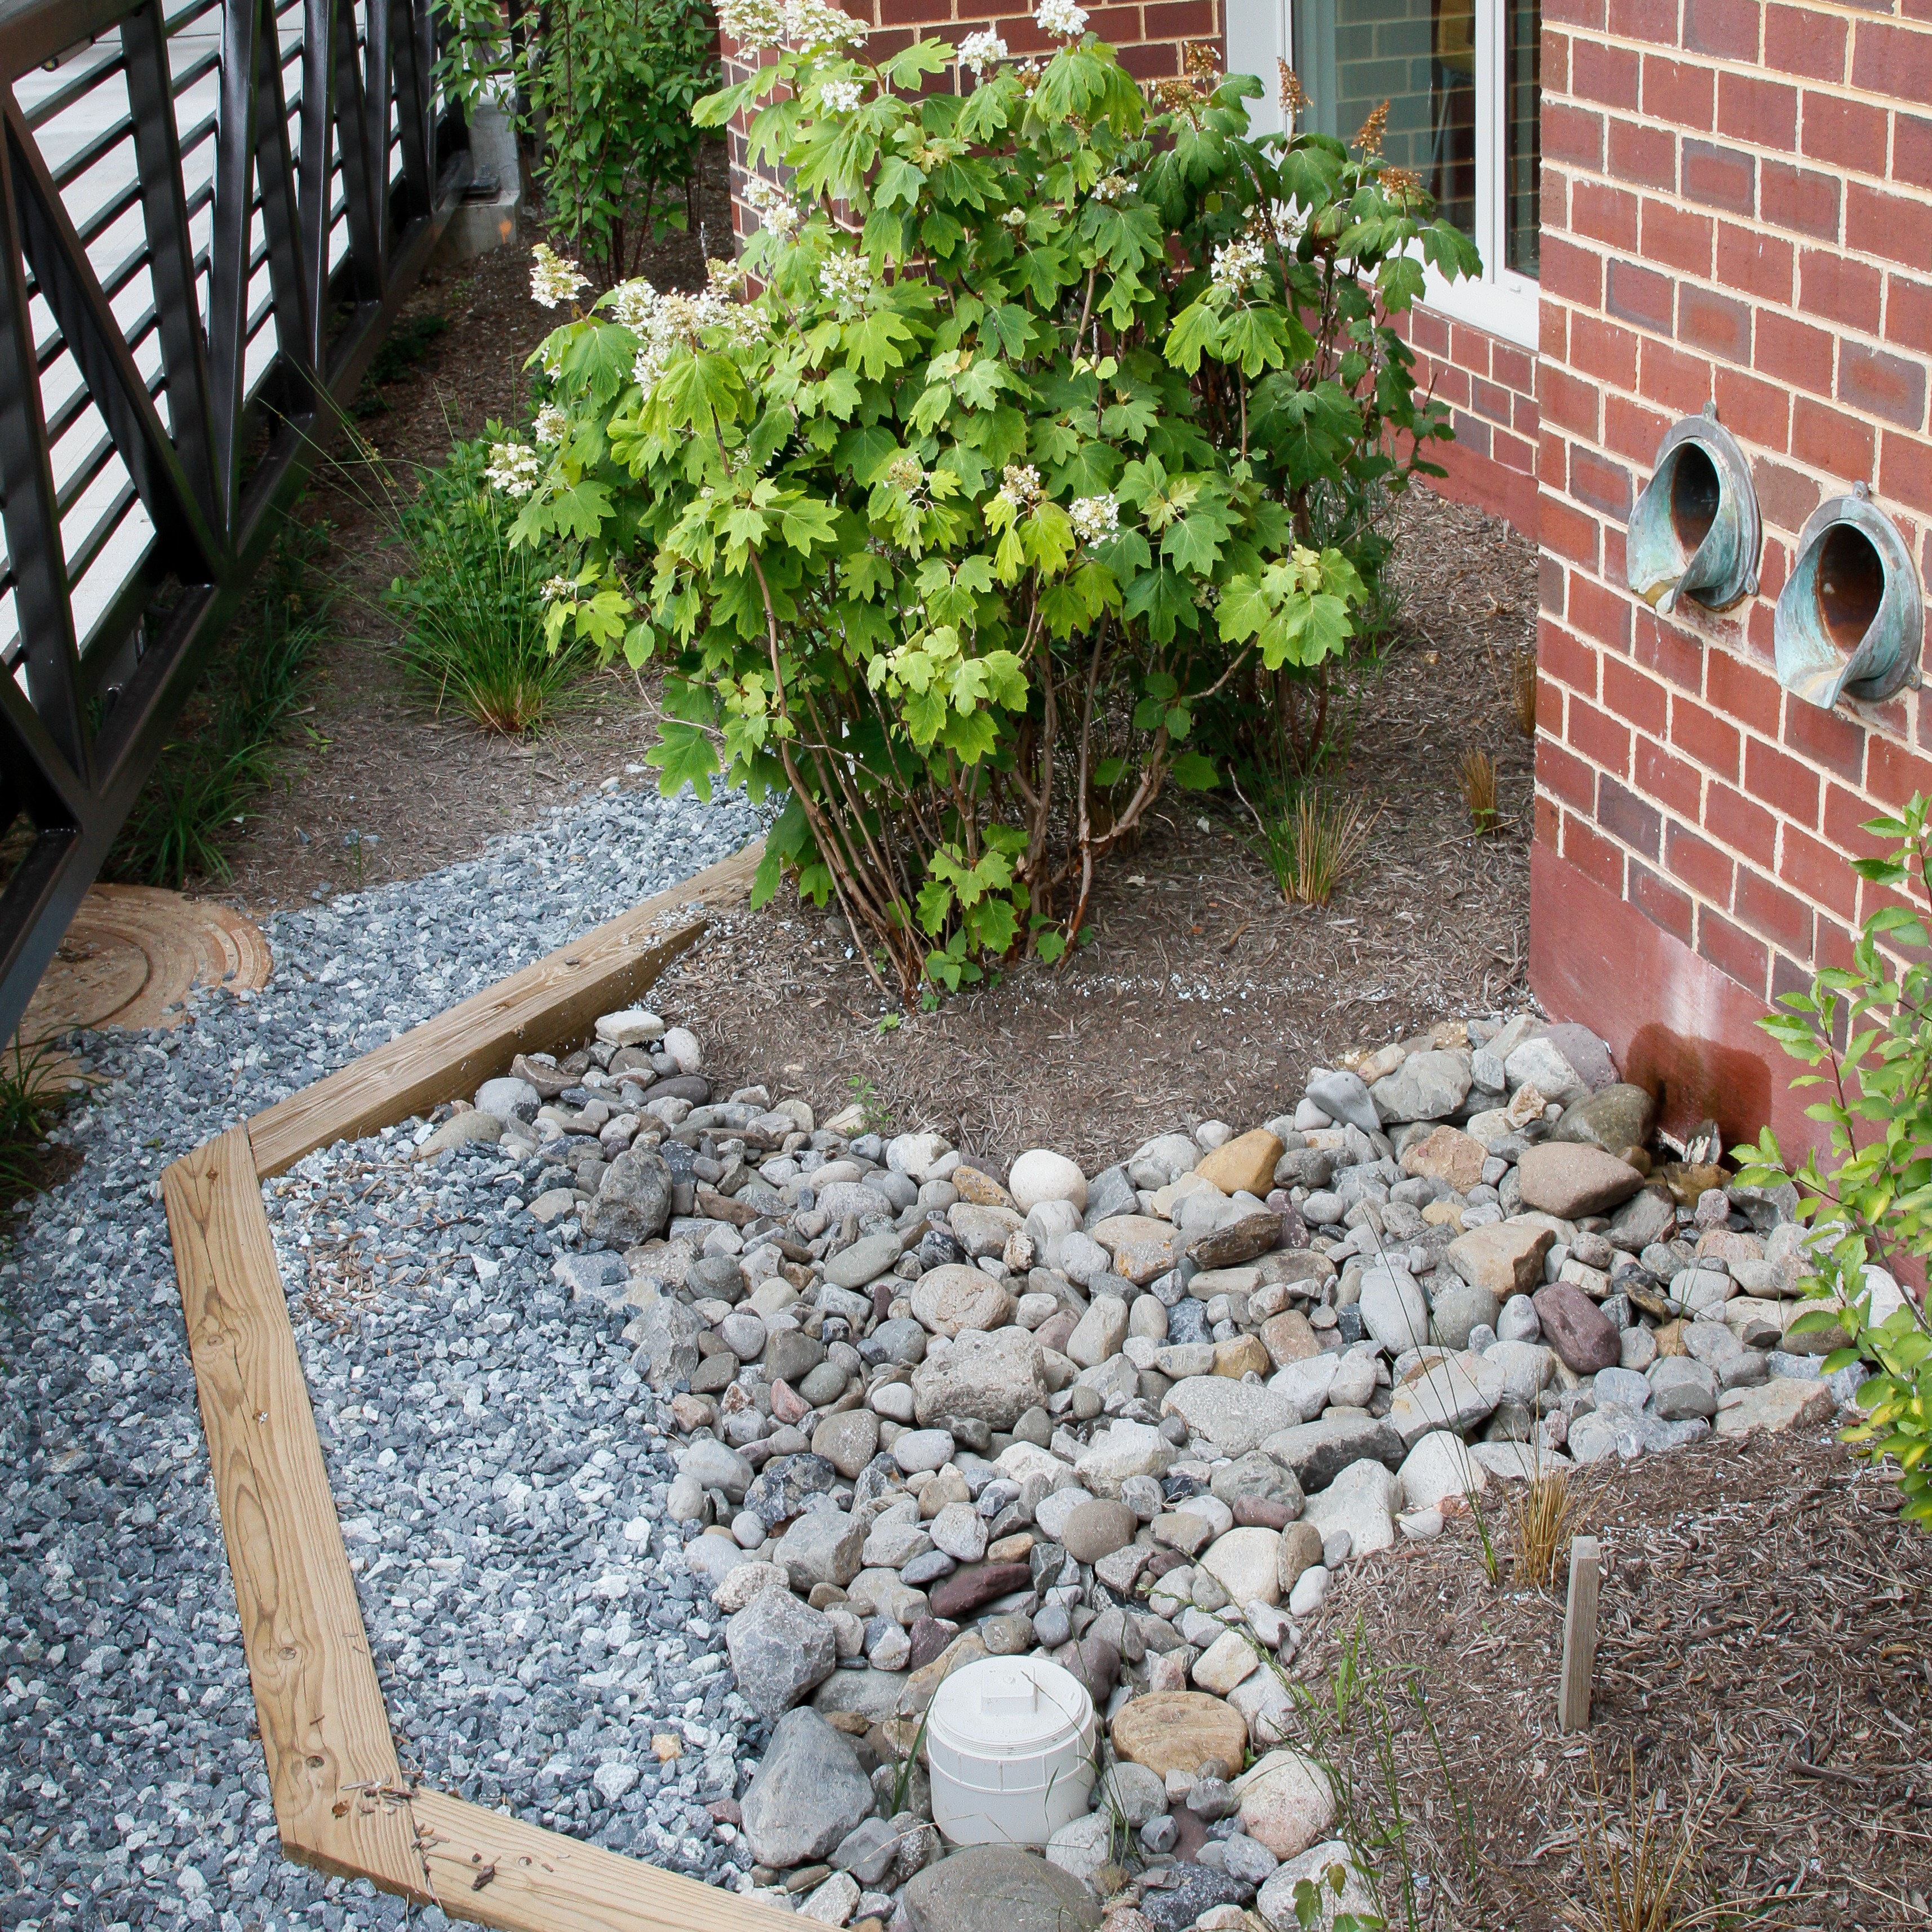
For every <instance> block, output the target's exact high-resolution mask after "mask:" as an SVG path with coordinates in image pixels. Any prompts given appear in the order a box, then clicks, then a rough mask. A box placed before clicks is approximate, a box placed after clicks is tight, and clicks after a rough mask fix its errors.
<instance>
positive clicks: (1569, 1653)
mask: <svg viewBox="0 0 1932 1932" xmlns="http://www.w3.org/2000/svg"><path fill="white" fill-rule="evenodd" d="M1597 1565H1598V1550H1597V1539H1596V1538H1595V1537H1594V1536H1577V1537H1573V1538H1571V1541H1570V1601H1569V1603H1568V1606H1567V1607H1565V1610H1564V1613H1563V1682H1562V1688H1560V1689H1559V1691H1558V1693H1557V1709H1556V1716H1557V1726H1558V1728H1559V1730H1565V1731H1587V1730H1589V1728H1590V1679H1591V1677H1592V1674H1593V1673H1595V1670H1596V1667H1597Z"/></svg>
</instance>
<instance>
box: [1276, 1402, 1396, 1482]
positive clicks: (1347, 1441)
mask: <svg viewBox="0 0 1932 1932" xmlns="http://www.w3.org/2000/svg"><path fill="white" fill-rule="evenodd" d="M1262 1453H1263V1454H1266V1455H1269V1456H1272V1457H1274V1460H1276V1461H1277V1463H1280V1464H1281V1465H1282V1466H1283V1468H1284V1469H1289V1470H1291V1471H1292V1472H1294V1475H1295V1480H1296V1481H1298V1483H1300V1484H1301V1487H1302V1490H1303V1492H1304V1494H1305V1495H1307V1496H1313V1494H1314V1493H1316V1491H1317V1490H1325V1489H1327V1488H1328V1486H1329V1484H1331V1483H1332V1482H1334V1480H1335V1478H1337V1476H1339V1475H1340V1474H1341V1473H1342V1472H1343V1470H1344V1469H1347V1468H1348V1467H1349V1466H1350V1465H1351V1464H1352V1463H1359V1462H1361V1461H1364V1460H1374V1461H1376V1462H1378V1463H1382V1464H1384V1465H1385V1466H1386V1467H1387V1468H1388V1469H1400V1467H1401V1466H1402V1459H1403V1457H1404V1456H1405V1455H1406V1454H1407V1453H1408V1452H1407V1451H1406V1450H1405V1449H1404V1448H1403V1442H1402V1438H1401V1437H1400V1436H1398V1435H1397V1433H1395V1431H1394V1430H1393V1429H1392V1428H1391V1427H1390V1426H1389V1424H1388V1421H1386V1420H1385V1419H1380V1420H1379V1419H1378V1418H1375V1417H1373V1416H1368V1415H1322V1416H1318V1417H1317V1418H1316V1420H1315V1421H1313V1422H1304V1423H1301V1424H1297V1425H1296V1427H1294V1428H1292V1429H1284V1430H1280V1431H1279V1432H1278V1433H1276V1434H1275V1435H1273V1436H1268V1437H1267V1438H1266V1439H1265V1440H1264V1441H1263V1442H1262Z"/></svg>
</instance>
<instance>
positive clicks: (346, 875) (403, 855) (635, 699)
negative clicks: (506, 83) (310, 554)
mask: <svg viewBox="0 0 1932 1932" xmlns="http://www.w3.org/2000/svg"><path fill="white" fill-rule="evenodd" d="M698 208H699V225H697V226H693V227H692V228H691V229H689V230H688V231H686V232H685V233H677V234H673V235H670V236H667V238H666V239H664V241H663V242H661V243H660V244H659V245H658V246H657V247H656V248H655V249H653V250H652V251H649V252H647V254H646V257H645V258H644V260H643V263H642V265H641V267H640V273H642V274H643V275H646V276H648V277H649V278H651V279H652V281H655V282H657V283H658V284H659V286H660V287H679V288H696V287H702V286H703V280H704V255H703V245H705V244H708V245H709V248H710V250H711V252H712V253H713V254H718V253H719V252H723V251H726V250H727V245H728V242H729V239H730V232H731V229H730V220H731V216H730V201H729V198H728V195H727V188H726V177H725V169H724V152H723V148H722V146H721V145H718V144H713V148H712V151H709V153H708V154H707V157H706V166H705V172H704V177H703V184H702V187H701V191H700V194H699V196H698ZM525 226H526V231H527V232H526V236H525V238H524V242H523V243H520V245H518V246H517V247H515V248H503V249H499V250H497V251H494V252H493V253H492V254H487V255H482V256H479V257H476V258H475V260H471V261H468V262H464V263H460V264H458V265H457V266H454V267H449V268H433V269H431V270H430V271H429V272H428V274H427V275H425V278H424V279H423V282H422V285H421V287H419V289H418V290H416V293H415V294H414V295H413V296H412V297H411V298H410V302H409V303H408V305H407V307H406V308H405V310H404V314H403V317H402V318H401V321H400V323H399V324H398V330H399V332H400V331H401V330H405V329H407V328H408V326H409V325H410V323H413V322H416V321H418V320H420V319H422V318H427V317H437V318H440V319H441V320H442V321H443V323H445V325H446V326H445V328H444V329H443V332H441V333H440V334H439V335H435V336H434V338H431V340H430V341H428V344H427V347H426V350H425V353H424V354H423V356H422V359H421V360H419V362H416V364H415V365H413V367H412V368H410V369H408V370H407V372H406V373H405V374H403V375H402V376H401V377H398V379H397V380H394V381H392V382H389V383H384V384H383V385H382V386H380V389H379V390H378V391H377V394H378V395H380V398H381V401H382V404H383V407H382V408H380V410H377V411H375V412H374V413H371V414H369V415H366V416H361V417H359V418H358V419H356V431H357V432H358V434H359V436H360V437H361V438H362V440H363V441H364V442H365V443H368V444H370V445H371V446H374V450H375V452H376V454H377V457H378V458H379V459H380V461H381V462H382V463H383V464H384V465H386V467H387V468H388V469H389V472H390V474H391V475H392V477H394V478H396V479H397V480H398V483H399V484H400V485H401V487H405V488H407V487H409V484H410V477H411V476H412V475H413V473H414V472H415V471H416V469H417V468H418V467H419V466H426V465H430V464H433V463H436V462H437V461H439V460H440V459H441V458H442V457H443V455H445V453H446V452H447V451H448V449H449V446H450V444H451V443H452V441H454V440H457V439H458V438H460V437H472V436H475V435H478V434H480V433H481V431H482V430H483V428H484V425H486V424H487V423H488V422H493V421H494V422H504V423H508V424H511V425H514V424H516V423H517V422H519V421H520V419H521V418H522V416H523V413H524V411H525V409H526V404H527V399H528V395H529V382H528V378H527V377H526V374H525V372H524V364H525V362H526V361H527V360H528V359H529V356H530V354H531V353H532V351H533V350H535V347H537V345H538V343H540V342H541V341H542V340H543V338H544V336H545V335H547V334H548V333H549V332H550V330H551V329H553V328H554V327H555V326H556V324H557V323H558V321H559V319H560V317H559V314H558V313H557V312H556V311H552V310H549V309H544V308H538V306H537V305H536V304H535V302H532V300H531V299H530V293H529V266H530V257H529V247H528V245H527V244H528V243H529V242H533V241H535V240H536V239H540V237H541V230H540V229H532V228H531V226H530V224H529V222H528V221H527V220H526V223H525ZM367 393H368V392H365V395H366V394H367ZM299 514H300V515H301V516H302V517H304V518H305V520H306V519H310V518H314V519H319V520H324V521H326V523H328V524H329V526H330V528H331V534H332V542H331V547H330V554H329V559H328V560H327V562H326V565H325V567H326V568H328V569H329V571H330V572H331V574H332V575H333V576H334V577H335V578H336V580H337V581H338V583H339V585H340V586H341V595H340V599H339V601H338V604H337V605H336V611H337V616H338V628H337V630H336V631H335V635H334V636H333V637H332V638H331V640H329V643H328V644H327V645H326V646H325V647H324V648H323V650H322V651H321V652H320V654H319V656H318V658H317V660H316V661H315V664H314V672H313V679H314V685H313V691H312V693H311V697H310V700H309V708H308V709H307V710H306V712H305V714H304V715H302V717H301V718H299V720H298V725H299V736H298V737H297V738H296V740H295V741H294V742H293V743H292V744H291V745H290V747H289V748H288V750H287V753H286V754H285V755H284V758H283V760H282V761H281V772H280V775H279V777H278V781H277V784H276V786H275V789H274V790H273V792H272V793H270V794H269V796H266V797H264V798H263V799H261V800H260V801H259V802H258V803H257V805H256V807H255V808H254V810H253V811H251V814H249V820H248V824H247V826H245V828H244V829H243V830H242V832H240V833H239V834H238V835H237V836H236V839H235V841H234V842H233V845H232V846H231V847H229V849H228V855H227V856H228V858H229V863H230V865H232V866H233V877H232V879H230V880H229V881H227V882H226V884H225V886H223V889H222V890H221V892H220V896H222V897H223V898H228V899H230V900H231V901H233V903H235V904H239V905H240V906H242V907H245V909H247V910H251V911H253V912H258V913H260V912H269V911H272V910H275V908H276V907H278V906H282V905H287V904H291V903H292V902H294V901H298V900H302V899H306V898H308V897H309V896H310V895H311V894H312V893H313V892H316V891H317V889H320V890H323V891H325V892H342V891H345V890H350V889H356V888H358V887H359V886H364V885H377V884H382V883H386V882H387V881H389V880H392V879H407V878H416V877H420V876H421V875H422V874H424V873H425V872H431V871H436V870H437V868H439V867H440V866H443V865H449V864H451V863H452V862H455V861H456V860H458V859H463V858H467V857H469V856H472V854H474V853H475V852H476V851H478V850H479V849H480V848H481V847H482V846H483V845H484V844H485V843H487V841H488V840H490V838H493V837H495V836H496V835H497V834H499V833H500V832H506V831H509V830H511V829H514V828H515V827H517V826H520V825H523V824H526V823H529V821H530V820H532V818H533V817H535V815H536V814H538V812H539V811H541V809H542V808H544V805H547V804H551V803H555V802H559V801H560V800H561V799H563V798H565V797H567V796H569V795H570V794H571V793H573V792H576V791H580V790H583V789H585V788H586V787H595V786H596V785H597V784H599V783H601V781H603V780H604V779H605V778H609V777H610V776H612V775H621V774H622V773H623V772H624V770H625V766H627V765H637V764H638V763H639V761H640V759H641V757H642V755H643V751H644V749H645V748H646V747H647V746H648V745H650V744H651V743H652V742H654V740H655V730H654V728H653V721H654V720H655V716H656V709H655V705H654V704H653V703H652V700H651V697H650V694H649V688H648V687H647V686H646V685H640V683H639V682H638V681H637V679H634V677H633V676H631V674H630V673H628V671H627V670H624V669H623V667H622V665H621V664H620V665H619V666H618V667H616V670H612V671H607V672H604V673H597V674H595V675H593V676H590V677H589V678H588V679H586V680H585V682H584V683H583V687H582V688H581V689H580V691H578V692H577V694H576V700H575V701H574V703H572V704H571V706H570V708H568V709H567V710H565V712H564V713H563V714H562V716H561V717H560V718H559V719H558V721H557V722H556V724H555V725H554V726H553V727H552V728H550V730H547V731H546V732H545V733H543V734H542V735H541V736H539V737H537V738H535V739H531V740H527V741H520V740H517V739H507V738H503V737H500V736H492V735H490V734H489V733H485V732H484V731H481V730H478V728H477V727H475V725H474V724H472V723H471V722H470V721H469V720H468V719H467V718H465V717H463V715H461V714H460V712H454V711H447V712H444V713H443V715H441V716H440V717H439V716H437V715H435V714H434V712H432V711H431V709H429V708H428V707H427V706H425V704H424V703H423V702H422V700H421V698H420V697H419V696H418V694H416V693H415V692H414V691H411V690H410V688H408V687H407V685H406V684H405V683H404V680H403V679H402V677H401V674H400V673H399V670H398V667H397V664H396V662H395V657H394V655H393V651H392V646H393V644H394V643H395V625H394V624H393V623H392V621H391V620H390V619H389V615H388V613H386V611H385V610H383V607H382V604H381V601H380V599H381V596H382V592H383V589H384V588H385V587H386V586H387V585H388V583H389V580H390V579H391V578H392V577H394V576H395V575H396V574H398V571H400V570H401V568H403V559H402V556H401V553H400V552H399V551H398V550H395V548H394V547H392V545H391V544H390V541H389V537H390V530H391V524H390V520H389V511H388V510H387V509H386V507H385V506H384V505H383V500H382V494H381V492H380V489H379V488H378V487H377V484H376V481H375V479H374V478H373V477H372V476H371V474H370V473H369V471H368V467H367V466H366V465H365V464H364V463H362V462H361V461H359V460H357V458H356V456H355V455H354V453H353V451H350V450H347V449H341V448H340V447H339V448H338V454H337V458H336V460H335V461H334V462H333V463H332V464H331V465H330V466H329V468H328V469H326V471H325V472H323V474H322V475H320V476H319V477H318V478H317V481H316V483H315V484H314V486H313V487H311V490H309V492H308V496H307V497H306V498H305V500H304V502H303V504H302V508H301V510H300V511H299ZM634 777H635V774H633V778H634ZM372 835H373V836H372Z"/></svg>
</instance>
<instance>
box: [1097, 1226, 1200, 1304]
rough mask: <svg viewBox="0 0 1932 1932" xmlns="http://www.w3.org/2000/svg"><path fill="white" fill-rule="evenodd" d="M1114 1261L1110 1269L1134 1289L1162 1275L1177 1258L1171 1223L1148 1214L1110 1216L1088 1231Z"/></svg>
mask: <svg viewBox="0 0 1932 1932" xmlns="http://www.w3.org/2000/svg"><path fill="white" fill-rule="evenodd" d="M1091 1233H1092V1235H1093V1237H1094V1240H1095V1241H1097V1242H1099V1243H1100V1245H1101V1247H1103V1248H1105V1249H1106V1251H1107V1252H1108V1253H1109V1254H1110V1255H1112V1256H1113V1258H1114V1268H1115V1271H1116V1272H1117V1273H1118V1274H1123V1275H1124V1276H1125V1277H1127V1280H1130V1282H1132V1283H1134V1284H1135V1286H1136V1287H1140V1286H1145V1284H1146V1283H1148V1282H1151V1281H1152V1280H1154V1277H1156V1276H1157V1275H1163V1274H1166V1272H1167V1271H1168V1270H1169V1268H1172V1267H1173V1265H1175V1262H1176V1261H1178V1259H1180V1254H1181V1248H1180V1242H1181V1237H1180V1235H1179V1233H1178V1231H1177V1230H1176V1229H1175V1227H1174V1226H1173V1225H1172V1223H1169V1222H1166V1221H1157V1220H1155V1219H1154V1217H1153V1216H1151V1214H1112V1215H1109V1217H1108V1218H1107V1219H1106V1220H1104V1221H1101V1222H1097V1223H1095V1225H1094V1227H1093V1229H1091Z"/></svg>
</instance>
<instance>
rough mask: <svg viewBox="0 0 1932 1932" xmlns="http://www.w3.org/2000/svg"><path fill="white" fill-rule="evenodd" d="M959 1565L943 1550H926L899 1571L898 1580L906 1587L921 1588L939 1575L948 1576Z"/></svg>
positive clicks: (936, 1580)
mask: <svg viewBox="0 0 1932 1932" xmlns="http://www.w3.org/2000/svg"><path fill="white" fill-rule="evenodd" d="M958 1568H959V1561H958V1559H956V1558H954V1557H951V1556H947V1553H946V1552H945V1551H944V1550H928V1551H926V1553H925V1555H924V1556H915V1557H914V1558H913V1559H912V1561H911V1562H910V1563H908V1564H907V1565H906V1566H905V1568H904V1569H902V1570H901V1571H900V1572H899V1581H900V1582H901V1583H903V1584H904V1585H905V1586H906V1587H907V1589H913V1590H922V1589H925V1588H926V1586H927V1584H929V1583H938V1581H939V1580H940V1579H941V1577H950V1576H951V1575H952V1574H953V1571H956V1569H958Z"/></svg>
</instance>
